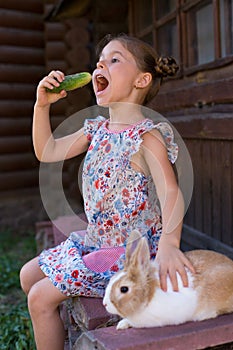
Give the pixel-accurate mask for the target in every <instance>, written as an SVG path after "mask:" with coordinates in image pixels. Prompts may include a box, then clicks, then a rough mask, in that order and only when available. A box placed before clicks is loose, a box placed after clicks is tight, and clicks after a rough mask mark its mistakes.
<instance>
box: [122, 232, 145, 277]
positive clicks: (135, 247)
mask: <svg viewBox="0 0 233 350" xmlns="http://www.w3.org/2000/svg"><path fill="white" fill-rule="evenodd" d="M149 262H150V250H149V246H148V242H147V239H146V237H142V235H141V234H140V232H138V231H136V230H135V231H132V233H131V234H130V236H129V240H128V243H127V246H126V262H125V270H129V269H130V270H131V271H134V273H136V271H137V272H139V271H142V270H143V271H144V270H146V269H147V267H148V266H149Z"/></svg>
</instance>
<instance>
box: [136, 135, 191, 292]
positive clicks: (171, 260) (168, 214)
mask: <svg viewBox="0 0 233 350" xmlns="http://www.w3.org/2000/svg"><path fill="white" fill-rule="evenodd" d="M143 139H144V140H143V143H142V145H143V147H142V151H143V155H144V159H145V161H146V164H147V166H148V168H149V171H150V173H151V175H152V177H153V180H154V183H155V186H156V190H157V194H158V198H159V201H160V207H161V212H162V213H161V214H162V235H161V238H160V241H159V245H158V252H157V256H156V259H157V260H158V262H159V265H160V282H161V288H162V289H163V290H165V291H166V289H167V282H166V279H167V274H168V275H169V276H170V279H171V283H172V286H173V289H174V290H175V291H177V290H178V283H177V277H176V272H178V273H179V274H180V276H181V279H182V281H183V285H184V286H188V279H187V273H186V270H185V266H186V267H187V268H188V269H190V270H191V271H192V272H193V273H194V272H195V271H194V268H193V266H192V264H191V263H190V262H189V260H188V259H187V258H186V257H185V255H184V254H183V253H182V252H181V250H180V239H181V230H182V224H183V216H184V202H183V196H182V193H181V191H180V189H179V187H178V184H177V181H176V177H175V174H174V171H173V169H172V166H171V163H170V161H169V159H168V156H167V149H166V146H165V143H164V140H163V138H162V136H161V134H160V132H159V131H158V130H153V131H152V132H150V133H146V134H144V137H143Z"/></svg>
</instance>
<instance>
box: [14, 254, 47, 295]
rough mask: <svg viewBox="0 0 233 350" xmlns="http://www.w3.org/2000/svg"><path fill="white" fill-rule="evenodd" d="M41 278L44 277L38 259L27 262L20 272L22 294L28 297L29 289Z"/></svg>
mask: <svg viewBox="0 0 233 350" xmlns="http://www.w3.org/2000/svg"><path fill="white" fill-rule="evenodd" d="M42 278H45V275H44V273H43V272H42V270H41V269H40V266H39V264H38V257H36V258H34V259H32V260H30V261H28V262H27V263H26V264H25V265H24V266H23V267H22V269H21V271H20V283H21V287H22V289H23V291H24V293H25V294H26V295H28V293H29V291H30V289H31V287H32V286H33V285H34V284H35V283H36V282H38V281H40V280H41V279H42Z"/></svg>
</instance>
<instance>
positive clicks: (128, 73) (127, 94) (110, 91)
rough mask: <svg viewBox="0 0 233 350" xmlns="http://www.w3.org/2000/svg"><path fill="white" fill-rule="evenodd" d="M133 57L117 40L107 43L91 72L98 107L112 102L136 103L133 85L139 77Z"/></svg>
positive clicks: (136, 98)
mask: <svg viewBox="0 0 233 350" xmlns="http://www.w3.org/2000/svg"><path fill="white" fill-rule="evenodd" d="M140 73H141V72H140V70H139V69H138V67H137V64H136V61H135V59H134V57H133V55H132V54H131V53H130V52H129V51H128V50H127V49H126V48H125V47H124V46H123V45H122V44H121V43H120V42H119V41H117V40H113V41H111V42H110V43H108V44H107V45H106V46H105V47H104V49H103V51H102V53H101V56H100V58H99V62H98V63H97V68H96V69H95V71H94V72H93V87H94V92H95V95H96V101H97V104H98V105H102V106H107V105H109V104H110V103H112V102H131V103H138V102H139V101H138V97H137V95H138V94H137V93H135V90H136V89H135V85H136V81H137V78H138V77H139V75H140Z"/></svg>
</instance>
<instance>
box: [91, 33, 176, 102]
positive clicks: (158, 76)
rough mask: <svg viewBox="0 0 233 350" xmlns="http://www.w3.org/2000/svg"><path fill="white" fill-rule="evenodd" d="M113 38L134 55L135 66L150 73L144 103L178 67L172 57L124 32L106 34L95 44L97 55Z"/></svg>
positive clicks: (154, 94) (153, 95)
mask: <svg viewBox="0 0 233 350" xmlns="http://www.w3.org/2000/svg"><path fill="white" fill-rule="evenodd" d="M113 40H117V41H119V42H120V43H121V44H122V45H123V46H124V47H125V48H126V49H127V50H128V51H129V52H130V53H131V54H132V55H133V56H134V59H135V61H136V63H137V66H138V68H139V69H140V70H141V71H142V72H148V73H151V75H152V85H151V88H150V90H149V92H148V94H147V96H146V97H145V101H144V104H146V103H148V102H149V101H150V100H151V99H152V98H153V97H155V96H156V94H157V93H158V91H159V88H160V85H161V83H162V80H163V78H165V77H167V76H174V75H175V74H176V72H177V71H178V69H179V67H178V65H177V63H176V60H175V59H174V58H173V57H160V56H159V55H158V54H157V52H156V51H155V50H154V49H153V48H152V47H151V46H150V45H149V44H147V43H146V42H144V41H142V40H140V39H138V38H135V37H132V36H128V35H126V34H124V33H121V34H119V35H116V36H113V35H111V34H107V35H106V36H105V37H104V38H103V39H102V40H101V41H100V42H99V44H98V45H97V50H96V53H97V57H99V56H100V55H101V52H102V50H103V48H104V47H105V46H106V45H107V44H108V43H110V42H111V41H113Z"/></svg>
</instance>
